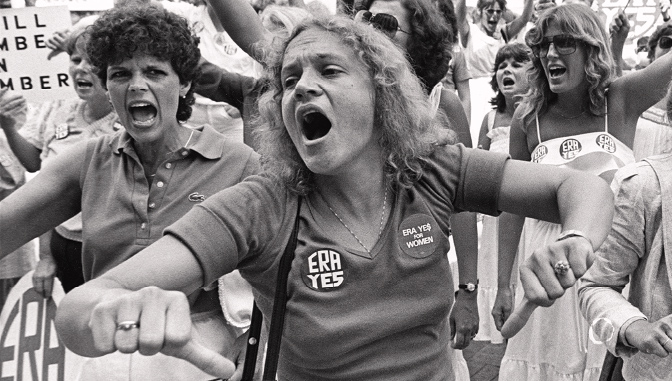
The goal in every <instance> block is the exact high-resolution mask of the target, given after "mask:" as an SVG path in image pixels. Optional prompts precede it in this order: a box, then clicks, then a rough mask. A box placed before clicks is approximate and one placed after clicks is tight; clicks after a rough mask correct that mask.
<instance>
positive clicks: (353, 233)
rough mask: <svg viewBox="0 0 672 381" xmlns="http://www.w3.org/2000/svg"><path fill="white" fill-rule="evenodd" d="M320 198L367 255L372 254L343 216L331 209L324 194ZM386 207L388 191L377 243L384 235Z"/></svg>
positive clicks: (384, 199)
mask: <svg viewBox="0 0 672 381" xmlns="http://www.w3.org/2000/svg"><path fill="white" fill-rule="evenodd" d="M320 197H322V200H324V203H325V204H327V208H329V210H331V213H333V214H334V216H336V218H337V219H338V221H340V223H341V225H343V226H344V227H345V228H346V229H347V230H348V231H349V232H350V234H351V235H352V236H353V237H355V239H356V240H357V242H359V244H360V245H361V246H362V247H363V248H364V250H365V251H366V252H367V253H369V254H371V250H369V248H368V247H366V246H365V245H364V243H363V242H362V241H361V240H360V239H359V237H357V234H355V232H353V231H352V230H351V229H350V228H349V227H348V225H347V224H346V223H345V221H343V219H342V218H341V216H339V215H338V213H336V211H335V210H334V209H332V208H331V205H329V203H328V202H327V199H325V198H324V196H322V193H320ZM386 206H387V189H385V198H383V211H382V213H381V214H380V228H379V229H378V237H376V241H377V240H378V239H379V238H380V236H381V235H382V234H383V220H384V218H385V209H386Z"/></svg>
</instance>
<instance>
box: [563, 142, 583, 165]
mask: <svg viewBox="0 0 672 381" xmlns="http://www.w3.org/2000/svg"><path fill="white" fill-rule="evenodd" d="M581 149H582V147H581V142H579V141H578V140H576V139H567V140H565V141H563V142H562V144H560V156H562V158H563V159H565V160H571V159H573V158H575V157H576V155H578V154H579V152H581Z"/></svg>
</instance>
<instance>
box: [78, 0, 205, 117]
mask: <svg viewBox="0 0 672 381" xmlns="http://www.w3.org/2000/svg"><path fill="white" fill-rule="evenodd" d="M89 34H90V37H89V41H88V43H87V45H86V50H87V56H88V57H89V62H91V64H92V65H93V66H94V67H95V68H96V72H97V74H98V77H99V78H100V81H101V83H102V85H103V87H105V88H107V68H108V67H109V66H110V65H115V64H118V63H121V62H122V61H124V60H126V59H130V58H132V57H133V55H134V54H136V53H143V54H147V55H150V56H152V57H155V58H156V59H159V60H162V61H166V62H170V64H171V66H172V67H173V70H175V72H176V73H177V75H178V77H179V79H180V83H182V84H185V83H189V82H191V83H196V81H197V79H198V77H199V76H200V69H199V67H198V62H199V60H200V58H201V52H200V50H199V49H198V43H199V38H198V37H196V36H195V35H194V34H193V32H192V30H191V29H190V28H189V24H188V23H187V20H186V19H184V18H183V17H181V16H178V15H176V14H174V13H171V12H169V11H167V10H165V9H163V7H160V6H156V5H146V6H140V5H139V6H127V7H121V8H113V9H110V10H109V11H106V12H105V13H103V14H102V15H101V16H100V18H98V20H96V22H95V23H93V25H92V26H90V27H89ZM193 104H194V86H191V87H190V89H189V91H188V92H187V94H186V95H185V96H184V97H180V98H179V105H178V108H177V115H176V117H177V120H178V121H180V122H184V121H186V120H187V119H189V117H190V116H191V105H193Z"/></svg>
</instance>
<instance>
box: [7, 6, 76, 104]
mask: <svg viewBox="0 0 672 381" xmlns="http://www.w3.org/2000/svg"><path fill="white" fill-rule="evenodd" d="M68 27H70V12H69V11H68V7H67V6H59V7H47V8H36V7H27V8H14V9H12V8H10V9H0V87H2V88H5V87H7V88H9V89H11V90H16V91H20V92H21V94H23V96H24V97H26V99H27V100H28V101H29V102H44V101H49V100H54V99H64V98H72V97H75V96H77V94H76V93H75V91H74V90H73V88H72V81H71V79H70V76H69V74H68V65H69V59H68V55H67V54H63V53H62V54H58V55H56V56H55V57H52V58H51V59H47V57H48V55H49V53H50V52H51V49H49V48H47V45H46V42H47V40H48V39H49V38H50V37H51V36H52V35H53V34H54V32H56V31H59V30H64V29H66V28H68Z"/></svg>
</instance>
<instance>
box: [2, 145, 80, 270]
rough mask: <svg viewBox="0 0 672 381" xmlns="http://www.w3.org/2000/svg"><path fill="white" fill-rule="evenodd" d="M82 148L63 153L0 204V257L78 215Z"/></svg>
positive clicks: (78, 146)
mask: <svg viewBox="0 0 672 381" xmlns="http://www.w3.org/2000/svg"><path fill="white" fill-rule="evenodd" d="M86 146H87V144H86V143H82V144H78V145H76V146H75V147H73V148H72V149H70V150H68V151H66V152H63V153H62V154H60V155H59V156H57V157H56V158H55V159H54V161H53V162H52V164H50V165H49V166H47V167H45V168H43V169H42V170H41V171H40V173H39V174H38V175H37V176H35V178H33V179H32V180H30V181H29V182H27V183H26V184H25V185H24V186H22V187H21V188H19V189H18V190H16V191H15V192H14V193H12V194H11V195H10V196H9V197H7V198H6V199H4V200H2V202H0V242H2V244H1V245H0V258H1V257H4V256H5V255H7V254H9V253H11V252H12V251H14V250H16V249H17V248H19V247H20V246H22V245H24V244H25V243H26V242H28V241H30V240H31V239H33V238H36V237H38V236H40V235H41V234H43V233H44V232H46V231H48V230H49V229H52V228H54V227H56V226H58V225H59V224H60V223H62V222H63V221H65V220H67V219H68V218H70V217H73V216H74V215H76V214H77V213H79V211H80V210H81V188H80V185H79V175H80V169H81V167H82V158H83V157H85V154H86Z"/></svg>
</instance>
